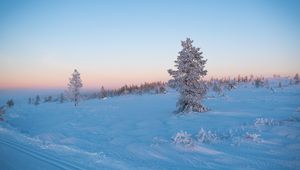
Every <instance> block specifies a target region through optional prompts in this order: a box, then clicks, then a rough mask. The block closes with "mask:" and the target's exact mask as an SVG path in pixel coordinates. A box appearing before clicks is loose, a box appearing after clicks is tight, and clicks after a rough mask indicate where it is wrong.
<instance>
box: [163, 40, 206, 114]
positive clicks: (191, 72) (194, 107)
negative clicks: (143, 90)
mask: <svg viewBox="0 0 300 170" xmlns="http://www.w3.org/2000/svg"><path fill="white" fill-rule="evenodd" d="M192 43H193V41H192V40H191V39H189V38H187V39H186V41H182V42H181V46H182V50H181V51H180V52H179V55H178V56H177V60H176V61H175V67H176V70H171V69H170V70H168V72H169V74H170V75H171V76H172V77H173V79H172V80H170V81H171V82H173V83H175V88H176V89H177V91H179V93H180V97H179V100H178V102H177V107H178V110H177V112H178V113H186V112H204V111H207V108H205V107H204V106H203V105H202V104H201V100H202V99H203V98H204V96H205V95H206V92H207V86H206V84H205V82H204V80H203V77H204V76H205V75H206V74H207V70H205V68H204V67H205V64H206V61H207V60H205V59H203V56H202V52H201V51H200V48H196V47H194V46H193V45H192Z"/></svg>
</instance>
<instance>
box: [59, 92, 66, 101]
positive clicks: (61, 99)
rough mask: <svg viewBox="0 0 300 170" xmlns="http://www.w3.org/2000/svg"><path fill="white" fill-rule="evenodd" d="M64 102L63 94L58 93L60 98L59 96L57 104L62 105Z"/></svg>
mask: <svg viewBox="0 0 300 170" xmlns="http://www.w3.org/2000/svg"><path fill="white" fill-rule="evenodd" d="M64 101H65V96H64V94H63V93H60V96H59V102H60V103H63V102H64Z"/></svg>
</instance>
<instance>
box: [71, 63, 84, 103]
mask: <svg viewBox="0 0 300 170" xmlns="http://www.w3.org/2000/svg"><path fill="white" fill-rule="evenodd" d="M81 87H82V82H81V79H80V73H79V72H78V71H77V70H76V69H75V70H74V72H73V74H72V77H71V78H70V82H69V84H68V89H69V93H70V98H71V100H72V101H73V102H74V104H75V106H77V105H78V102H79V97H80V92H79V90H80V88H81Z"/></svg>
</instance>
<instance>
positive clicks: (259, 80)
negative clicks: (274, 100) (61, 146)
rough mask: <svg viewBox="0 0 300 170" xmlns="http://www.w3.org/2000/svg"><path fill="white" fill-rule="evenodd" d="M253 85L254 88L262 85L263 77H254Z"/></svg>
mask: <svg viewBox="0 0 300 170" xmlns="http://www.w3.org/2000/svg"><path fill="white" fill-rule="evenodd" d="M254 85H255V87H256V88H259V87H263V86H264V81H263V78H256V79H255V80H254Z"/></svg>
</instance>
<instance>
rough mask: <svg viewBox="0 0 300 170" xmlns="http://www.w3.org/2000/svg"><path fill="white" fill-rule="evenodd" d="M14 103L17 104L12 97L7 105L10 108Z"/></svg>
mask: <svg viewBox="0 0 300 170" xmlns="http://www.w3.org/2000/svg"><path fill="white" fill-rule="evenodd" d="M14 104H15V103H14V101H13V100H12V99H10V100H8V101H7V102H6V105H7V107H8V108H11V107H13V106H14Z"/></svg>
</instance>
